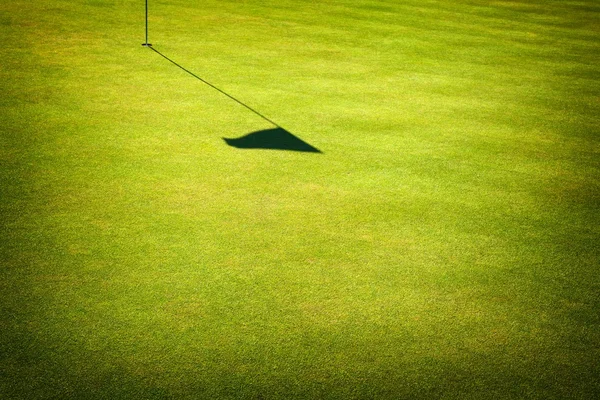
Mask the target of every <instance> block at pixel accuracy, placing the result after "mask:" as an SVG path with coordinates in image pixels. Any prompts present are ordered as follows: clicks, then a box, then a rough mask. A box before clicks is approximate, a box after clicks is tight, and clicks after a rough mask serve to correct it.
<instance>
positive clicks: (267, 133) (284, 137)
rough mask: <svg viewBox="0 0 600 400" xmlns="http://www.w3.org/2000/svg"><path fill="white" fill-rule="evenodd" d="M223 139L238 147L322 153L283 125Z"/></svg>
mask: <svg viewBox="0 0 600 400" xmlns="http://www.w3.org/2000/svg"><path fill="white" fill-rule="evenodd" d="M223 140H225V142H226V143H227V144H228V145H230V146H232V147H237V148H238V149H271V150H290V151H301V152H305V153H321V150H319V149H317V148H316V147H313V146H311V145H310V144H308V143H306V142H305V141H304V140H302V139H300V138H298V137H296V136H294V135H292V134H291V133H290V132H288V131H286V130H285V129H283V128H281V127H278V128H274V129H265V130H262V131H256V132H252V133H249V134H248V135H246V136H242V137H240V138H237V139H227V138H223Z"/></svg>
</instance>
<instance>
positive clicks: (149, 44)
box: [142, 0, 152, 47]
mask: <svg viewBox="0 0 600 400" xmlns="http://www.w3.org/2000/svg"><path fill="white" fill-rule="evenodd" d="M142 46H146V47H152V43H148V0H146V43H142Z"/></svg>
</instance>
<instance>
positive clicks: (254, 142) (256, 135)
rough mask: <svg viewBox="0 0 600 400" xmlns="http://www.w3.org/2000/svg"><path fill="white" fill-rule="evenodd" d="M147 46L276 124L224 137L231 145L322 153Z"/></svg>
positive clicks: (156, 51)
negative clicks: (235, 135) (243, 134)
mask: <svg viewBox="0 0 600 400" xmlns="http://www.w3.org/2000/svg"><path fill="white" fill-rule="evenodd" d="M147 48H149V49H150V50H152V51H153V52H155V53H156V54H158V55H160V56H161V57H163V58H164V59H165V60H167V61H169V62H170V63H171V64H173V65H175V66H176V67H178V68H180V69H181V70H183V71H184V72H186V73H187V74H189V75H191V76H192V77H194V78H196V79H197V80H199V81H200V82H202V83H204V84H205V85H208V86H210V87H211V88H213V89H215V90H216V91H218V92H219V93H221V94H223V95H225V96H227V97H229V98H230V99H231V100H233V101H235V102H236V103H238V104H240V105H241V106H244V107H245V108H246V109H248V110H250V111H252V112H253V113H254V114H256V115H258V116H259V117H261V118H262V119H264V120H265V121H267V122H269V123H270V124H272V125H274V126H276V128H273V129H265V130H262V131H256V132H251V133H249V134H247V135H246V136H242V137H240V138H237V139H227V138H223V140H225V143H227V144H228V145H229V146H232V147H237V148H239V149H271V150H289V151H301V152H307V153H322V152H321V151H320V150H319V149H317V148H316V147H313V146H311V145H310V144H308V143H306V142H305V141H303V140H302V139H300V138H298V137H297V136H294V135H292V134H291V133H290V132H289V131H287V130H286V129H284V128H283V127H281V125H279V124H277V123H276V122H274V121H272V120H271V119H269V118H267V117H265V116H264V115H263V114H261V113H260V112H258V111H256V110H255V109H254V108H252V107H250V106H249V105H247V104H245V103H244V102H242V101H240V100H238V99H236V98H235V97H233V96H232V95H230V94H228V93H226V92H225V91H223V90H221V89H219V88H218V87H216V86H215V85H213V84H212V83H210V82H208V81H206V80H204V79H202V78H200V77H199V76H198V75H196V74H194V73H193V72H191V71H190V70H188V69H186V68H184V67H183V66H181V65H180V64H178V63H176V62H175V61H173V60H172V59H170V58H169V57H167V56H165V55H164V54H163V53H161V52H160V51H158V50H156V49H155V48H154V47H152V45H150V44H148V43H147Z"/></svg>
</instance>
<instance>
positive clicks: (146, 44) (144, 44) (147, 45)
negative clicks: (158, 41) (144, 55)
mask: <svg viewBox="0 0 600 400" xmlns="http://www.w3.org/2000/svg"><path fill="white" fill-rule="evenodd" d="M142 46H144V47H152V43H142Z"/></svg>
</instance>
